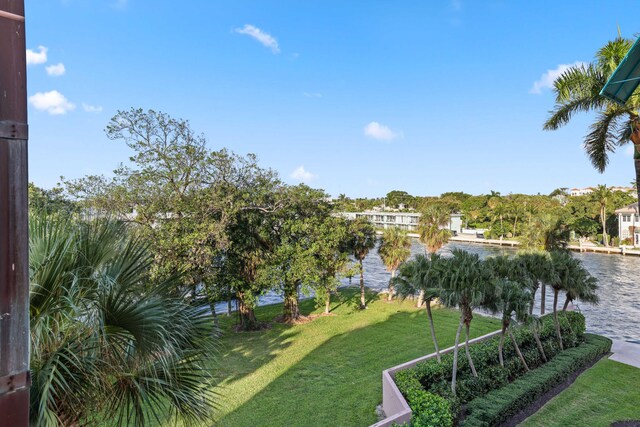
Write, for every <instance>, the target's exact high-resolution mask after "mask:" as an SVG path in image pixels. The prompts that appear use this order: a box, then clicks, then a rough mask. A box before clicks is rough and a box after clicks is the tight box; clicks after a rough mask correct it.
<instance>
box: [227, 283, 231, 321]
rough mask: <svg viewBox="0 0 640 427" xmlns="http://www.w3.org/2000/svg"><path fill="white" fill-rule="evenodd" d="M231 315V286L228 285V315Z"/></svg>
mask: <svg viewBox="0 0 640 427" xmlns="http://www.w3.org/2000/svg"><path fill="white" fill-rule="evenodd" d="M229 316H231V286H228V285H227V317H229Z"/></svg>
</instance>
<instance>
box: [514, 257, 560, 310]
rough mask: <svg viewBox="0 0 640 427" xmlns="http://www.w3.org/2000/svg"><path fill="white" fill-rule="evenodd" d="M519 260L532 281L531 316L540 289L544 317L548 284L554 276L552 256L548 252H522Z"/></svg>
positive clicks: (541, 308)
mask: <svg viewBox="0 0 640 427" xmlns="http://www.w3.org/2000/svg"><path fill="white" fill-rule="evenodd" d="M518 259H519V260H520V262H521V263H522V265H523V267H524V269H525V271H526V275H527V276H528V277H529V279H530V282H529V283H530V286H531V305H530V307H529V314H533V305H534V304H533V302H534V301H535V298H536V292H537V290H538V287H539V288H540V315H541V316H542V315H544V314H545V311H546V307H545V305H546V294H547V292H546V291H547V284H548V283H549V282H550V281H551V279H552V276H553V264H552V261H551V256H550V255H549V252H547V251H536V250H532V251H522V252H520V253H519V254H518Z"/></svg>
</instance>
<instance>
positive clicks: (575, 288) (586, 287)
mask: <svg viewBox="0 0 640 427" xmlns="http://www.w3.org/2000/svg"><path fill="white" fill-rule="evenodd" d="M572 267H573V269H572V270H573V271H572V274H571V275H570V277H569V280H567V282H566V283H565V285H564V291H565V292H566V294H567V296H566V299H565V301H564V306H563V307H562V311H566V310H567V307H568V306H569V303H570V302H573V301H575V300H580V301H582V302H586V303H588V304H594V305H595V304H598V303H599V302H600V298H599V297H598V294H597V291H598V280H597V279H596V278H595V277H593V276H592V275H591V274H590V273H589V271H588V270H587V269H586V268H584V267H583V266H582V264H581V263H580V261H579V260H577V259H576V260H575V262H574V263H572Z"/></svg>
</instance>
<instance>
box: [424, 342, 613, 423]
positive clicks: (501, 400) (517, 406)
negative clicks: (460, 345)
mask: <svg viewBox="0 0 640 427" xmlns="http://www.w3.org/2000/svg"><path fill="white" fill-rule="evenodd" d="M585 338H586V339H585V342H584V343H582V344H581V345H579V346H578V347H575V348H571V349H568V350H566V351H564V352H562V353H560V354H558V355H557V356H556V357H555V358H553V360H551V361H550V362H548V363H547V364H545V365H544V366H542V367H540V368H539V369H536V370H534V371H531V372H528V373H527V374H525V375H523V376H522V377H520V378H518V379H517V380H515V381H514V382H512V383H511V384H508V385H506V386H504V387H502V388H501V389H499V390H495V391H492V392H490V393H488V394H487V395H485V396H483V397H480V398H477V399H474V400H473V401H472V402H470V403H469V404H468V405H467V408H466V412H467V417H466V418H465V419H464V422H463V423H462V425H464V426H469V427H474V426H496V425H500V424H502V423H503V422H505V421H507V420H508V419H510V418H512V417H513V416H514V415H516V414H517V413H518V412H520V411H521V410H523V409H524V408H526V407H527V406H529V405H530V404H532V403H533V402H535V401H536V400H537V399H538V398H540V397H541V396H542V395H544V394H545V393H546V392H548V391H549V390H551V389H552V388H554V387H555V386H557V385H558V384H561V383H562V382H564V381H565V380H566V379H567V378H569V377H570V376H571V374H573V373H574V372H575V371H578V370H580V369H582V368H584V367H585V366H588V365H589V363H591V362H593V361H594V360H595V359H596V358H597V357H600V356H602V355H603V354H606V353H608V352H609V351H610V349H611V340H610V339H608V338H605V337H601V336H598V335H590V334H587V335H586V337H585ZM434 425H435V424H434Z"/></svg>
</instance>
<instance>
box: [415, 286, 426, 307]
mask: <svg viewBox="0 0 640 427" xmlns="http://www.w3.org/2000/svg"><path fill="white" fill-rule="evenodd" d="M423 303H424V291H423V290H420V292H419V293H418V302H417V303H416V307H418V308H420V307H422V304H423Z"/></svg>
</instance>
